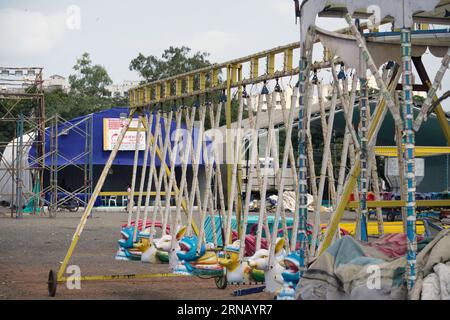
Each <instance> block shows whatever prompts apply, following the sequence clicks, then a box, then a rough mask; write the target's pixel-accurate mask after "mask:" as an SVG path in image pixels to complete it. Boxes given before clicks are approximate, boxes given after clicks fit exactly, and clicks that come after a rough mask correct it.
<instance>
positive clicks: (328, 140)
mask: <svg viewBox="0 0 450 320" xmlns="http://www.w3.org/2000/svg"><path fill="white" fill-rule="evenodd" d="M336 104H337V93H336V90H334V91H333V97H332V102H331V110H330V116H329V118H328V125H327V127H328V130H327V136H326V139H325V140H324V151H323V152H324V153H323V157H322V168H321V170H320V182H319V191H318V198H317V203H316V208H315V211H314V229H313V242H312V243H313V246H312V248H311V255H312V256H315V253H316V248H317V246H316V241H317V239H318V237H319V231H320V222H321V221H320V220H321V219H320V209H321V207H322V200H323V193H324V190H325V180H326V173H327V168H328V159H329V158H330V154H331V148H330V145H331V138H332V136H333V125H334V115H335V111H336Z"/></svg>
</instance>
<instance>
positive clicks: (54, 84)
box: [43, 74, 70, 93]
mask: <svg viewBox="0 0 450 320" xmlns="http://www.w3.org/2000/svg"><path fill="white" fill-rule="evenodd" d="M43 87H44V91H54V90H62V91H63V92H65V93H68V92H69V91H70V85H69V83H68V81H67V79H66V78H64V77H63V76H60V75H57V74H54V75H52V76H51V77H50V78H48V79H46V80H44V84H43Z"/></svg>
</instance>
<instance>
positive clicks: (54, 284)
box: [47, 270, 58, 297]
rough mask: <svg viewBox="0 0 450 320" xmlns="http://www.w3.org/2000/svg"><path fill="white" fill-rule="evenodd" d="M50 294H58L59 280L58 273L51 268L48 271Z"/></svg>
mask: <svg viewBox="0 0 450 320" xmlns="http://www.w3.org/2000/svg"><path fill="white" fill-rule="evenodd" d="M47 284H48V295H49V296H50V297H54V296H56V288H57V286H58V282H57V279H56V274H55V272H54V271H53V270H50V272H49V273H48V282H47Z"/></svg>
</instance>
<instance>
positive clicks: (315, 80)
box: [311, 69, 319, 85]
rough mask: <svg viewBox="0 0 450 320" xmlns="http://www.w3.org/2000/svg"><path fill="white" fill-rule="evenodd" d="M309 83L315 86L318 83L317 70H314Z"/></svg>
mask: <svg viewBox="0 0 450 320" xmlns="http://www.w3.org/2000/svg"><path fill="white" fill-rule="evenodd" d="M311 82H312V83H313V84H315V85H317V84H318V83H319V78H318V77H317V69H314V76H313V78H312V80H311Z"/></svg>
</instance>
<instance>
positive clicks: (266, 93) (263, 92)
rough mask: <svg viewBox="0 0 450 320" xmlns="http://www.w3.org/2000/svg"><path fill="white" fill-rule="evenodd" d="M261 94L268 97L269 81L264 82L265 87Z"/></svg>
mask: <svg viewBox="0 0 450 320" xmlns="http://www.w3.org/2000/svg"><path fill="white" fill-rule="evenodd" d="M261 94H264V95H268V94H269V89H267V81H264V87H263V88H262V91H261Z"/></svg>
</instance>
